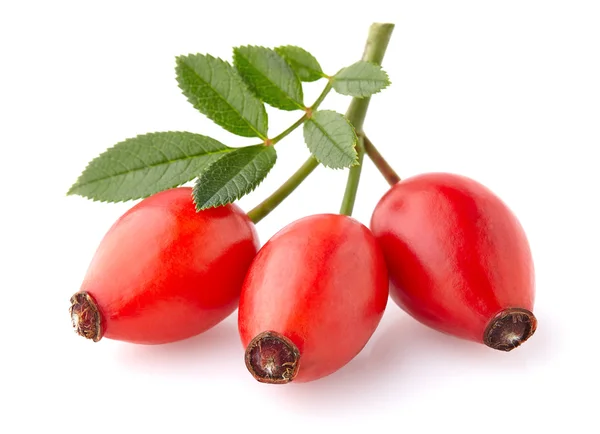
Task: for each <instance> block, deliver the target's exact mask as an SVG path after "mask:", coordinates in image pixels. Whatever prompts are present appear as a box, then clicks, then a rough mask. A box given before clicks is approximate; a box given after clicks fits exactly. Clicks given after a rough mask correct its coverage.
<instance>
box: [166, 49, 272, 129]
mask: <svg viewBox="0 0 600 434" xmlns="http://www.w3.org/2000/svg"><path fill="white" fill-rule="evenodd" d="M190 56H204V57H207V58H209V59H213V60H218V61H220V62H223V63H226V64H228V65H229V66H230V67H231V68H232V69H233V73H234V74H236V75H237V76H238V78H239V79H240V82H241V85H242V86H244V88H245V89H246V90H247V91H248V92H249V93H250V94H251V95H252V96H253V97H254V98H256V99H258V101H259V102H260V103H261V104H262V110H263V113H264V119H265V121H264V124H265V125H264V128H265V134H263V133H261V132H260V131H258V130H257V129H256V128H254V126H253V125H252V124H250V122H248V120H247V119H246V118H244V117H243V116H242V115H241V114H240V113H239V112H238V110H237V109H236V108H235V107H233V106H232V105H231V104H230V103H229V101H227V100H226V99H225V98H224V97H223V95H221V94H220V93H219V92H217V91H216V90H215V89H214V88H213V87H212V86H211V85H210V84H208V83H206V81H204V80H203V79H202V81H203V82H204V83H205V84H206V85H207V86H209V87H210V88H211V89H212V90H213V92H214V93H216V94H218V95H219V96H220V97H221V99H222V100H223V101H225V103H226V104H227V105H228V106H229V107H230V108H231V109H232V110H233V111H234V112H235V113H237V114H238V115H239V116H240V118H241V119H243V120H244V122H246V124H247V125H248V127H249V128H250V129H251V130H252V131H254V133H256V137H258V138H259V139H263V140H266V139H267V137H268V127H269V118H268V113H267V110H266V109H265V106H264V103H263V101H261V100H260V98H258V97H257V96H256V95H254V92H252V90H251V89H250V88H249V87H248V85H247V84H246V82H245V81H244V80H243V79H242V77H241V76H240V75H239V73H238V71H237V70H236V68H235V67H234V66H233V65H231V63H229V62H228V61H226V60H224V59H221V58H220V57H215V56H211V55H210V54H202V53H188V54H185V55H179V56H176V57H175V62H176V64H178V62H179V59H181V58H184V57H190ZM186 66H187V65H186ZM177 86H178V87H179V89H181V93H182V94H183V96H185V98H186V99H187V101H188V102H189V103H190V104H191V105H192V107H194V108H196V110H198V111H200V110H199V109H198V108H197V107H196V105H195V104H194V103H193V102H192V101H191V100H190V98H189V97H188V96H187V95H186V94H185V89H183V87H181V83H180V81H179V79H177ZM201 113H202V112H201ZM202 114H203V115H204V116H206V117H207V118H208V119H210V120H211V121H212V122H213V123H214V124H215V125H219V124H217V123H216V122H215V121H214V120H212V119H211V118H210V117H209V116H208V115H207V114H206V113H202ZM219 126H220V127H221V128H223V129H224V130H225V131H229V132H230V133H232V134H235V135H237V136H241V137H248V136H242V135H241V134H236V133H234V132H232V131H230V130H228V129H227V128H225V127H223V126H222V125H219Z"/></svg>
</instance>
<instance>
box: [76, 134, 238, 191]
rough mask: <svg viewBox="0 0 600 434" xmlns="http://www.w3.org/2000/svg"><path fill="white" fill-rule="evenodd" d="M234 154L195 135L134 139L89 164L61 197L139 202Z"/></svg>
mask: <svg viewBox="0 0 600 434" xmlns="http://www.w3.org/2000/svg"><path fill="white" fill-rule="evenodd" d="M234 150H235V149H234V148H229V147H227V146H225V145H223V144H222V143H220V142H218V141H216V140H214V139H211V138H210V137H206V136H202V135H200V134H192V133H186V132H173V131H170V132H163V133H150V134H145V135H142V136H137V137H134V138H131V139H127V140H125V141H123V142H120V143H117V144H116V145H115V146H113V147H112V148H110V149H108V150H107V151H105V152H104V153H102V154H100V156H98V157H96V158H95V159H93V160H92V161H91V162H90V163H89V164H88V166H87V167H86V169H85V170H84V171H83V173H82V174H81V176H80V177H79V179H77V182H75V184H73V186H72V187H71V189H70V190H69V192H68V193H67V194H69V195H71V194H78V195H80V196H84V197H87V198H90V199H93V200H99V201H103V202H121V201H125V200H131V199H140V198H143V197H147V196H150V195H152V194H154V193H158V192H159V191H162V190H166V189H168V188H173V187H177V186H178V185H181V184H184V183H186V182H188V181H191V180H192V179H194V178H195V177H196V176H198V174H199V173H200V172H201V171H202V170H203V169H204V168H205V167H207V166H208V165H209V164H211V163H214V162H215V161H217V160H219V159H220V158H222V157H223V156H224V155H226V154H227V153H229V152H232V151H234Z"/></svg>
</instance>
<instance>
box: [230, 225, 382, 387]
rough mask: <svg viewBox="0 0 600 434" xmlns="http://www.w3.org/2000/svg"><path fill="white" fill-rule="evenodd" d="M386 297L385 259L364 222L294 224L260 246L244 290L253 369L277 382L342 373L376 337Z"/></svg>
mask: <svg viewBox="0 0 600 434" xmlns="http://www.w3.org/2000/svg"><path fill="white" fill-rule="evenodd" d="M388 295H389V291H388V277H387V271H386V268H385V261H384V258H383V254H382V252H381V249H380V248H379V246H378V245H377V243H376V241H375V238H374V237H373V235H372V234H371V232H370V231H369V230H368V228H366V227H365V226H364V225H362V224H361V223H359V222H358V221H356V220H355V219H353V218H351V217H347V216H345V215H338V214H318V215H313V216H309V217H305V218H302V219H300V220H297V221H295V222H293V223H291V224H289V225H288V226H286V227H285V228H283V229H282V230H281V231H279V232H278V233H277V234H275V235H274V236H273V237H272V238H271V239H270V240H269V241H268V242H267V243H266V244H265V245H264V246H263V247H262V248H261V249H260V251H259V252H258V254H257V255H256V258H255V259H254V261H253V262H252V265H251V266H250V268H249V270H248V274H247V275H246V279H245V280H244V285H243V287H242V294H241V298H240V307H239V311H238V327H239V332H240V337H241V340H242V344H243V345H244V347H245V349H246V353H245V362H246V367H247V368H248V371H249V372H250V373H251V374H252V376H253V377H254V378H255V379H257V380H258V381H260V382H263V383H271V384H286V383H289V382H308V381H313V380H316V379H319V378H322V377H325V376H327V375H329V374H332V373H333V372H336V371H337V370H339V369H341V368H342V367H343V366H345V365H346V364H347V363H348V362H350V360H352V359H353V358H354V357H355V356H356V355H357V354H358V353H359V352H360V351H361V350H362V348H363V347H364V346H365V345H366V343H367V342H368V340H369V339H370V338H371V336H372V334H373V332H374V331H375V329H376V328H377V326H378V324H379V322H380V320H381V317H382V315H383V312H384V310H385V307H386V304H387V299H388Z"/></svg>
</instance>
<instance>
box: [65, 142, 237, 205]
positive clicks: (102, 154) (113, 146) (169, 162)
mask: <svg viewBox="0 0 600 434" xmlns="http://www.w3.org/2000/svg"><path fill="white" fill-rule="evenodd" d="M163 133H174V134H181V133H185V134H193V135H199V136H200V135H202V134H197V133H191V132H189V131H157V132H154V133H146V134H137V135H135V136H133V137H128V138H126V139H123V140H121V141H120V142H118V143H115V144H114V145H112V146H111V147H109V148H107V149H106V150H105V151H104V152H102V153H101V154H100V155H97V156H96V157H94V158H92V159H91V160H90V161H89V162H88V163H87V164H86V166H85V169H83V171H82V172H81V174H80V175H79V176H78V177H77V180H76V181H75V182H74V183H73V185H71V187H70V188H69V190H68V191H67V194H66V196H81V197H85V198H86V199H89V200H91V201H92V202H100V203H122V202H128V201H130V200H137V199H144V198H146V197H149V196H151V195H153V194H156V193H159V192H161V191H164V189H154V190H151V191H152V192H151V193H149V194H147V195H146V196H141V197H140V196H129V197H124V198H123V199H119V200H111V199H98V198H97V197H93V196H89V195H87V194H81V193H77V192H75V191H73V190H74V189H75V188H76V187H83V186H86V185H89V184H91V183H93V182H98V181H104V180H106V179H109V178H113V177H116V176H121V175H126V174H128V173H133V172H137V171H140V170H144V169H147V168H150V167H158V166H162V165H163V164H172V163H175V162H179V161H185V160H188V159H189V160H191V159H193V158H194V156H193V157H190V158H181V159H177V160H168V161H167V162H165V163H160V164H151V165H148V166H146V167H144V168H142V169H135V170H129V171H127V172H122V173H117V174H115V175H111V176H106V177H104V178H99V179H95V180H94V181H90V182H86V183H84V184H80V183H79V180H80V179H81V178H82V177H83V174H84V173H85V171H86V170H87V169H88V168H89V167H90V166H91V165H92V164H93V163H94V162H95V161H97V160H99V159H100V158H102V157H103V156H104V154H106V153H107V152H108V151H110V150H111V149H113V148H115V147H116V146H118V145H120V144H121V143H123V142H125V141H127V140H133V139H137V138H140V137H144V136H149V135H155V134H163ZM204 137H208V136H204ZM209 138H211V139H212V137H209ZM212 140H215V139H212ZM215 141H218V140H215ZM219 143H221V142H219ZM221 144H222V143H221ZM222 145H223V144H222ZM223 146H225V147H226V149H223V150H220V151H215V152H209V153H206V154H201V155H215V154H220V153H222V154H223V156H224V155H226V154H228V153H230V152H233V151H235V150H236V149H238V148H232V147H228V146H226V145H223ZM217 161H218V160H215V161H213V162H212V163H210V164H209V166H211V165H212V164H214V163H216V162H217ZM197 177H198V176H197V175H195V176H194V177H192V178H190V179H188V180H187V181H184V182H182V183H180V184H177V185H174V186H173V187H171V188H176V187H178V186H181V185H183V184H185V183H186V182H190V181H192V180H194V179H196V178H197Z"/></svg>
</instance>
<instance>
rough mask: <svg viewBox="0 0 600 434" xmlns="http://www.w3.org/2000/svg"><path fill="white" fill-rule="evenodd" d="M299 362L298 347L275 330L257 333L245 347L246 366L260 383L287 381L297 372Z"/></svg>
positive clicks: (283, 382)
mask: <svg viewBox="0 0 600 434" xmlns="http://www.w3.org/2000/svg"><path fill="white" fill-rule="evenodd" d="M299 362H300V351H298V347H296V345H294V343H293V342H292V341H291V340H290V339H288V338H286V337H285V336H283V335H282V334H280V333H277V332H273V331H267V332H263V333H261V334H259V335H258V336H256V337H255V338H254V339H252V341H250V343H249V344H248V347H247V348H246V367H247V368H248V371H250V373H251V374H252V376H253V377H254V378H256V379H257V380H258V381H260V382H261V383H270V384H285V383H289V382H290V381H292V380H293V379H294V378H295V377H296V374H297V373H298V367H299Z"/></svg>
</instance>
